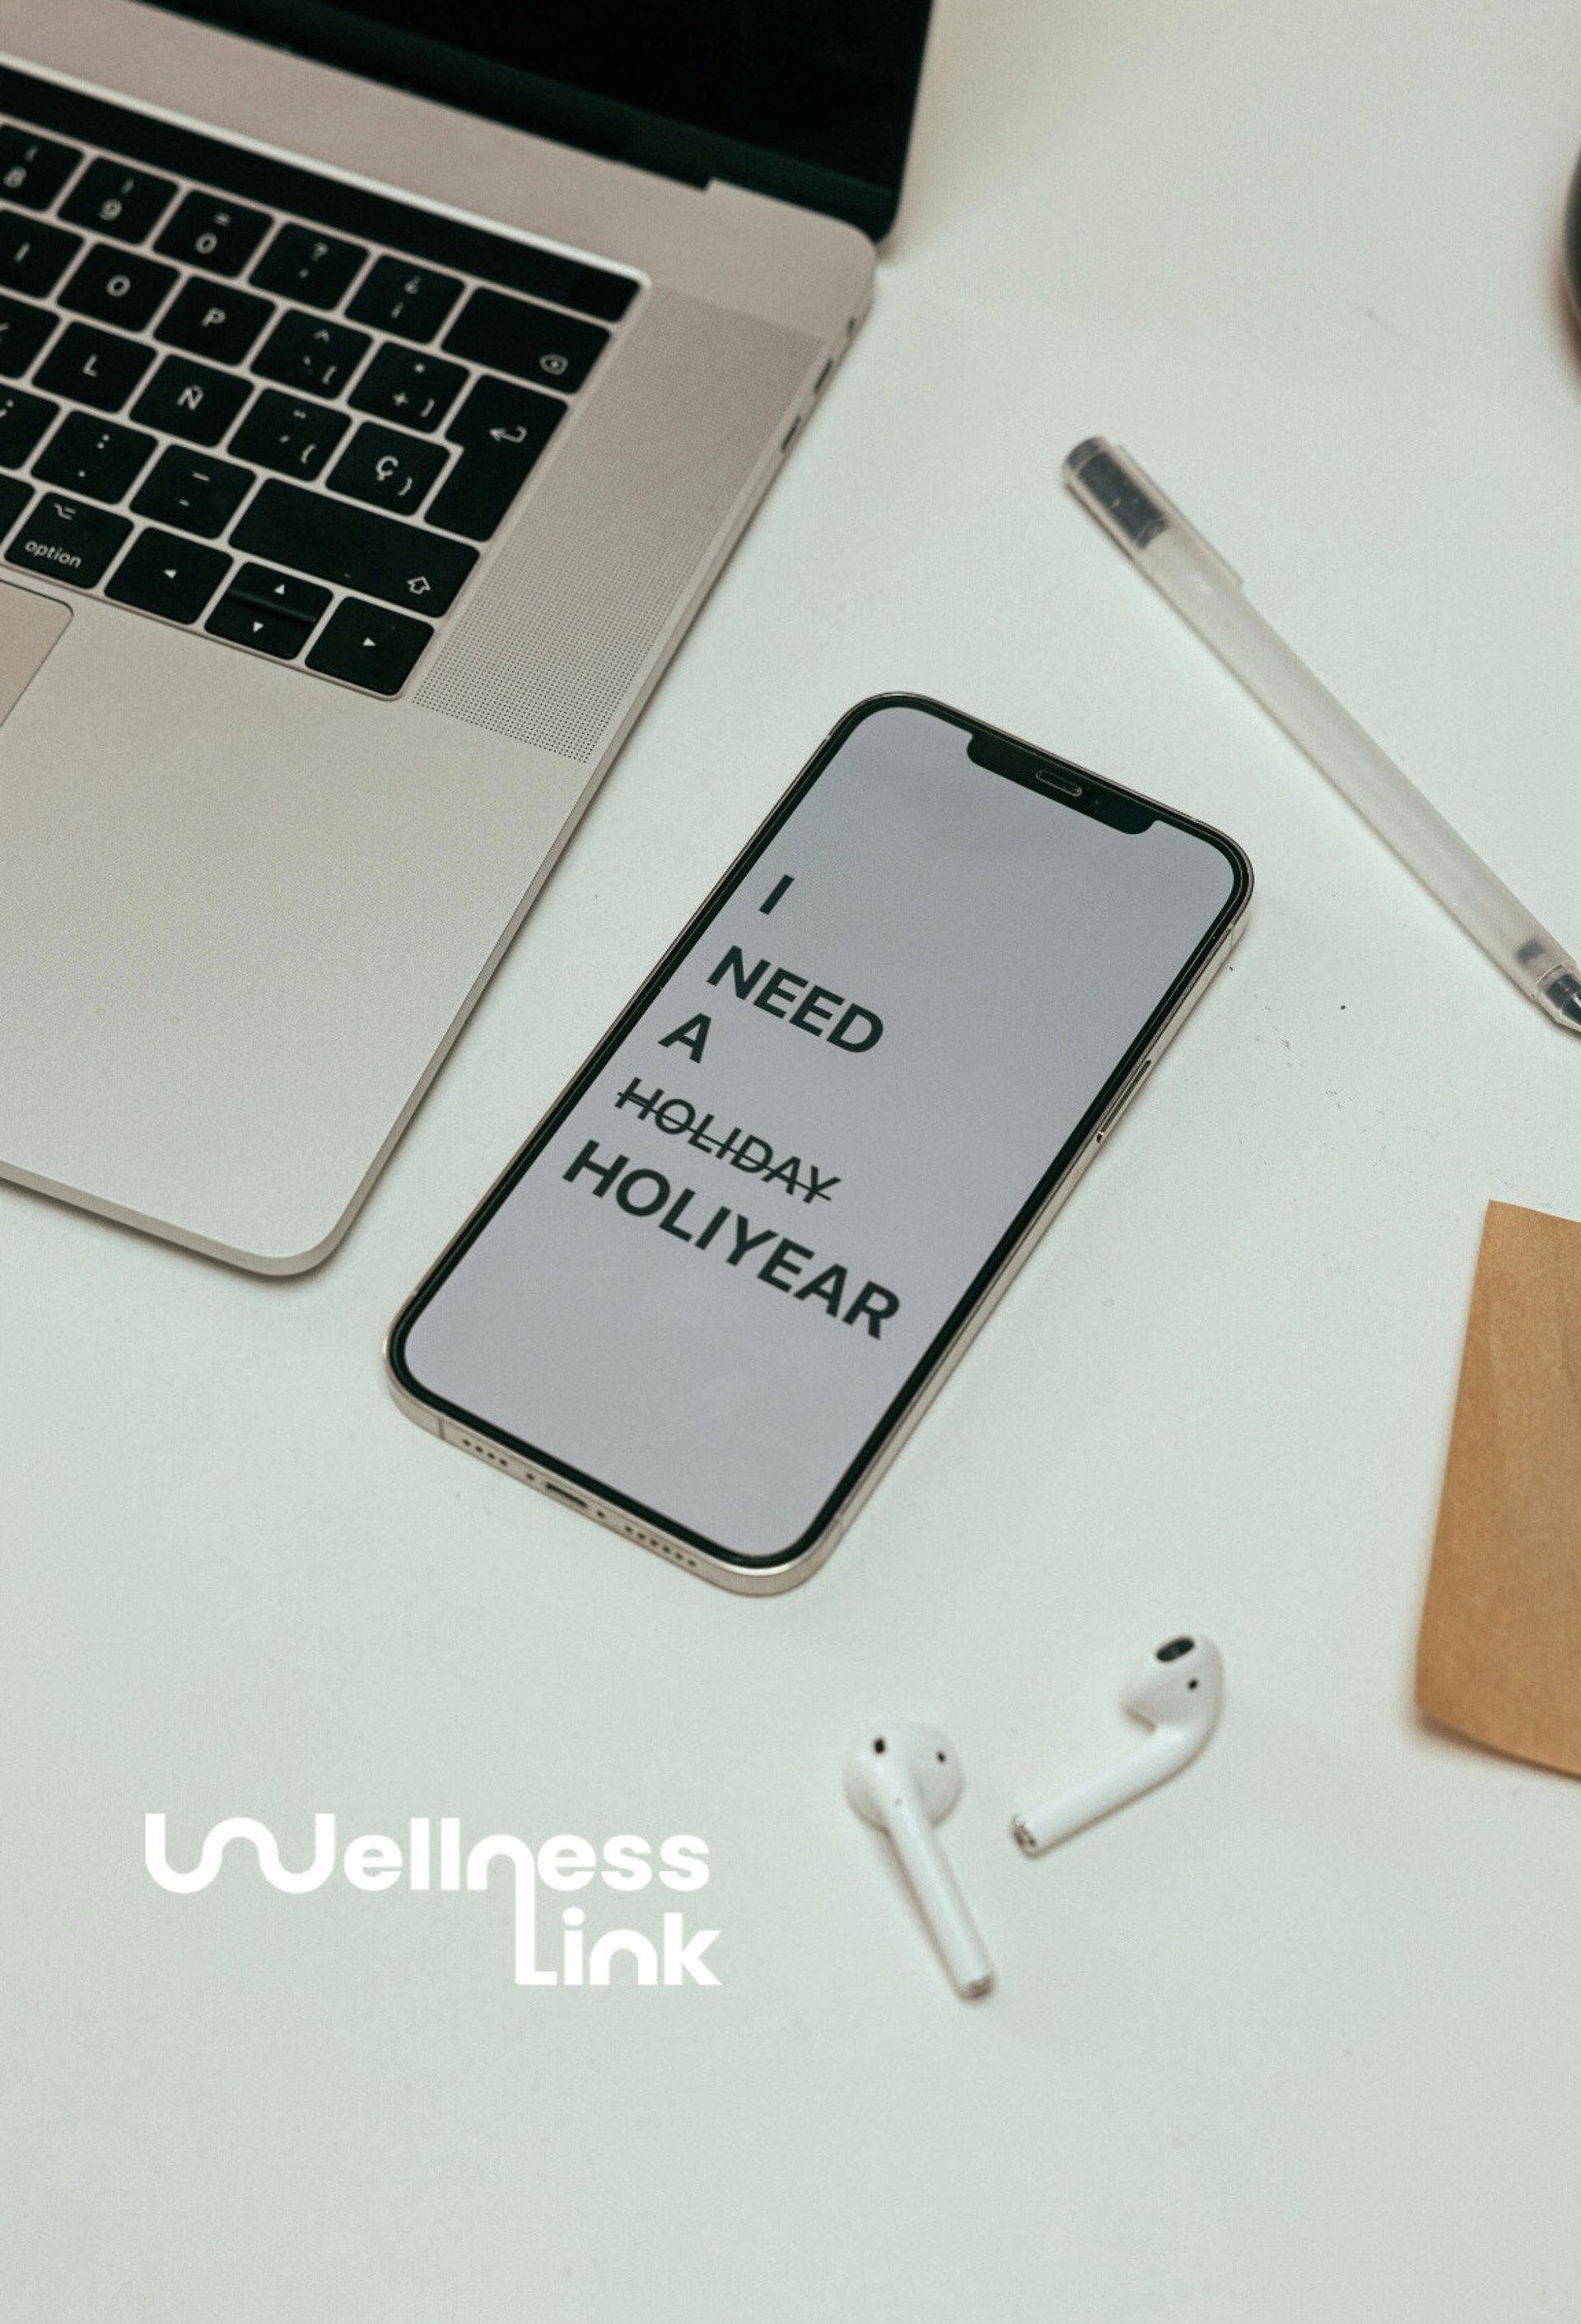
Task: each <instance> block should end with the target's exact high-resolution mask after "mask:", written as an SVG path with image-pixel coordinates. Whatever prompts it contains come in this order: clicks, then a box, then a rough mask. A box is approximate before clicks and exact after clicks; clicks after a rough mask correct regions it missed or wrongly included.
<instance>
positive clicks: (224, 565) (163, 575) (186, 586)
mask: <svg viewBox="0 0 1581 2324" xmlns="http://www.w3.org/2000/svg"><path fill="white" fill-rule="evenodd" d="M229 570H230V558H228V557H222V556H221V555H220V553H219V551H218V549H200V548H199V545H198V543H197V542H196V541H195V540H181V539H178V538H177V536H176V535H175V534H174V533H173V532H155V531H153V530H149V531H147V532H140V533H139V534H138V536H137V538H136V539H135V540H134V542H133V543H132V546H131V548H130V549H128V550H127V551H126V554H125V557H123V558H122V559H121V562H120V563H119V565H117V566H116V569H115V571H114V572H113V573H112V574H111V576H110V577H109V579H108V580H107V581H106V584H105V595H106V597H114V598H115V600H116V604H121V605H135V606H136V607H137V609H138V611H139V612H140V613H162V614H163V615H164V617H165V619H166V621H167V622H195V621H196V620H197V619H198V616H199V613H201V612H202V611H203V608H204V606H205V605H207V604H208V600H209V599H210V597H212V596H213V595H214V593H215V591H216V590H217V588H218V586H219V585H220V583H221V582H222V581H223V580H224V579H225V576H226V575H227V572H228V571H229Z"/></svg>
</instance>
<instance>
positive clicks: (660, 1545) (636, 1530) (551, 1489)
mask: <svg viewBox="0 0 1581 2324" xmlns="http://www.w3.org/2000/svg"><path fill="white" fill-rule="evenodd" d="M444 1433H445V1434H446V1436H447V1437H448V1440H449V1442H450V1443H452V1444H458V1445H459V1446H460V1447H461V1450H462V1452H470V1453H471V1455H472V1457H473V1459H474V1460H475V1461H486V1462H488V1465H489V1467H490V1468H491V1469H498V1470H499V1471H501V1472H502V1474H503V1475H504V1476H507V1477H514V1478H515V1480H516V1481H517V1483H518V1484H522V1485H535V1486H536V1487H537V1488H538V1490H539V1491H540V1492H541V1493H547V1494H548V1495H549V1496H550V1498H551V1499H554V1500H557V1501H563V1502H565V1503H567V1504H568V1505H569V1507H570V1508H574V1509H580V1510H581V1512H582V1514H583V1516H584V1517H592V1518H594V1519H596V1522H597V1523H598V1524H599V1525H601V1526H608V1527H609V1529H610V1531H611V1532H612V1533H619V1534H624V1535H625V1538H626V1539H627V1541H634V1542H635V1543H636V1544H637V1545H638V1547H639V1548H640V1549H651V1550H652V1551H653V1552H654V1553H655V1554H656V1555H658V1556H660V1557H667V1558H669V1559H670V1563H671V1564H673V1565H684V1566H687V1567H689V1569H690V1571H691V1572H693V1573H697V1572H700V1571H701V1569H700V1567H699V1565H698V1560H697V1559H696V1558H695V1557H694V1556H693V1555H692V1554H691V1552H690V1551H689V1550H686V1549H676V1548H673V1547H672V1546H671V1545H670V1543H669V1542H667V1541H665V1540H664V1539H663V1538H662V1537H661V1535H659V1534H656V1533H648V1532H646V1531H645V1530H644V1528H643V1526H639V1525H633V1523H632V1521H631V1519H630V1518H629V1517H617V1516H615V1514H614V1513H613V1512H612V1511H611V1510H609V1509H601V1508H599V1507H598V1505H597V1504H596V1502H595V1501H589V1500H586V1499H583V1497H582V1495H581V1494H580V1493H573V1492H572V1491H571V1489H569V1486H566V1485H561V1484H558V1483H556V1481H555V1480H554V1479H553V1478H551V1477H543V1476H541V1475H540V1474H539V1472H538V1471H537V1470H536V1469H530V1468H529V1467H528V1466H527V1463H526V1462H525V1461H520V1460H518V1459H517V1458H516V1456H515V1454H514V1453H512V1452H503V1451H502V1450H501V1448H500V1447H499V1445H497V1444H490V1443H487V1442H486V1441H485V1439H484V1438H483V1437H481V1436H472V1435H469V1434H467V1431H466V1430H465V1429H464V1428H454V1427H450V1426H448V1425H447V1426H446V1428H445V1432H444Z"/></svg>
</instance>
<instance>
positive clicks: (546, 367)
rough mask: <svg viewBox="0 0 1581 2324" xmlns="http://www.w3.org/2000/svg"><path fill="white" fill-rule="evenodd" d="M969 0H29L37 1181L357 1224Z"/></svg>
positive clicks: (1, 228) (190, 1234)
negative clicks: (520, 1) (949, 7)
mask: <svg viewBox="0 0 1581 2324" xmlns="http://www.w3.org/2000/svg"><path fill="white" fill-rule="evenodd" d="M928 6H929V0H838V5H835V4H834V0H542V5H533V6H532V7H530V8H528V7H523V8H508V7H502V6H499V5H496V0H213V5H202V0H180V5H179V6H175V5H171V6H160V5H133V0H69V5H62V0H0V1176H5V1177H6V1178H9V1179H11V1180H14V1182H16V1183H17V1184H18V1185H23V1186H27V1187H31V1188H33V1189H36V1190H39V1191H42V1193H44V1194H51V1195H54V1196H57V1197H59V1198H60V1199H62V1200H64V1201H66V1202H69V1203H78V1204H80V1205H81V1206H83V1207H84V1208H86V1209H88V1210H90V1211H95V1212H98V1213H103V1214H104V1215H106V1217H109V1218H112V1219H116V1220H119V1221H122V1222H125V1223H127V1224H130V1225H133V1226H135V1227H138V1228H142V1229H144V1230H146V1231H149V1232H151V1233H153V1234H156V1235H161V1236H164V1237H166V1238H168V1239H169V1240H171V1241H174V1242H178V1243H181V1244H185V1245H188V1246H190V1248H192V1249H194V1250H199V1251H203V1252H207V1253H208V1254H209V1255H211V1256H212V1257H214V1258H216V1259H222V1260H226V1261H229V1262H230V1263H232V1264H234V1265H236V1266H238V1267H243V1268H252V1269H254V1270H258V1271H262V1272H265V1273H273V1274H282V1275H283V1274H291V1273H295V1272H298V1271H300V1270H302V1269H304V1268H310V1267H312V1266H314V1265H316V1264H317V1263H318V1262H319V1260H321V1259H324V1258H325V1257H326V1255H327V1254H328V1252H329V1251H331V1250H333V1249H334V1248H335V1245H336V1243H337V1241H338V1240H339V1238H340V1237H341V1236H342V1235H343V1234H344V1233H345V1232H346V1230H347V1226H348V1224H349V1222H350V1221H351V1220H352V1218H353V1217H354V1216H355V1214H356V1210H357V1207H358V1205H359V1203H361V1202H362V1200H363V1198H364V1196H365V1194H366V1193H367V1191H368V1189H369V1187H370V1185H372V1183H373V1181H374V1177H375V1176H376V1175H377V1173H378V1170H379V1168H380V1167H381V1165H382V1164H383V1162H384V1159H385V1157H386V1156H387V1155H388V1154H389V1152H390V1150H391V1148H393V1145H394V1142H395V1140H396V1139H398V1138H399V1136H400V1134H401V1131H402V1128H403V1127H404V1125H405V1123H406V1121H407V1120H408V1119H409V1118H410V1116H411V1112H412V1110H413V1108H414V1107H415V1106H416V1104H417V1103H418V1101H419V1099H420V1098H421V1095H422V1093H423V1091H424V1089H425V1088H426V1087H427V1085H428V1084H429V1082H430V1079H431V1078H432V1076H433V1074H435V1072H436V1071H437V1069H438V1067H439V1064H440V1062H441V1060H442V1059H443V1057H444V1056H445V1053H446V1051H447V1050H448V1047H449V1046H450V1044H451V1042H452V1041H453V1040H454V1039H455V1038H456V1036H457V1034H458V1031H459V1029H460V1028H461V1026H462V1024H463V1023H464V1021H465V1019H466V1018H467V1012H468V1010H470V1009H471V1007H472V1005H473V1003H474V1001H476V999H477V997H478V994H479V993H480V991H482V989H483V987H484V985H485V982H486V981H487V979H488V977H489V975H490V973H492V971H493V970H494V968H495V965H496V964H497V963H498V961H499V960H500V958H501V955H502V954H503V953H504V949H505V947H506V945H508V944H509V943H510V940H511V937H512V936H513V934H514V932H515V930H516V928H517V927H518V926H519V925H520V923H521V920H522V917H523V915H524V914H525V912H526V910H527V908H528V907H529V906H530V904H531V903H532V899H533V896H534V895H535V893H536V892H537V890H538V889H539V887H540V885H541V882H542V881H543V880H544V879H545V877H546V876H547V874H548V872H549V871H550V867H551V866H552V864H553V862H554V861H555V859H556V857H557V855H558V854H559V851H560V849H561V848H562V847H563V846H564V845H565V844H566V841H567V839H568V837H569V835H570V833H571V831H572V829H573V828H574V826H575V824H576V821H577V818H578V815H579V814H580V812H581V810H582V809H583V807H585V806H586V805H587V800H588V798H589V797H590V795H591V793H592V791H593V789H594V788H595V786H596V783H597V781H598V779H599V777H600V776H601V775H602V774H603V773H604V772H605V770H606V769H607V767H608V766H609V764H610V763H611V761H612V760H613V759H614V757H615V752H617V751H618V749H619V747H620V744H621V742H622V741H623V739H624V736H625V734H626V733H627V732H628V731H629V729H630V728H631V726H632V724H633V721H634V720H635V718H636V717H637V715H638V714H639V712H640V711H641V709H642V707H643V703H644V702H645V700H646V699H647V696H648V695H649V694H650V692H651V691H652V687H653V686H654V684H655V682H656V681H657V679H658V678H659V676H660V674H661V671H662V669H663V668H664V665H665V662H666V661H667V659H669V657H670V654H671V653H672V652H673V651H674V650H675V647H676V645H677V644H678V642H679V641H680V637H681V635H682V633H683V632H684V631H685V630H686V628H687V625H688V623H689V622H690V620H691V619H692V617H693V615H694V614H695V613H696V612H697V610H698V606H699V604H701V602H702V599H703V597H704V595H706V593H707V588H708V586H709V584H710V582H711V581H712V580H713V578H714V577H715V576H716V575H717V572H718V571H719V568H720V567H721V565H722V564H723V562H724V560H725V558H726V557H727V556H728V554H729V551H730V549H731V547H732V545H733V544H734V542H735V539H736V538H737V537H738V535H739V534H740V532H741V530H742V528H743V527H744V524H745V523H746V521H747V519H748V518H749V516H750V515H751V514H752V512H753V510H754V507H755V506H756V504H757V503H758V501H759V500H760V499H761V497H762V495H763V492H764V491H765V489H766V488H767V486H768V485H769V484H770V483H771V482H772V479H773V476H774V475H775V474H776V472H777V470H778V468H779V466H780V464H781V461H782V460H783V459H784V457H786V455H787V453H788V452H789V451H790V447H791V445H792V443H793V441H794V440H795V438H797V436H798V434H799V432H800V429H801V428H802V426H803V425H804V423H805V421H806V420H807V418H808V416H809V413H810V411H811V410H812V409H813V407H814V405H815V404H816V402H817V401H818V397H819V396H820V395H821V394H822V393H823V392H825V390H826V389H827V383H828V382H829V379H830V377H831V375H832V374H833V373H834V371H835V368H836V366H837V364H838V363H839V360H840V357H841V356H842V355H843V354H844V353H845V351H846V347H847V346H848V345H849V343H850V340H851V337H852V335H853V333H854V332H855V329H856V327H857V326H858V324H859V323H860V322H861V320H862V318H863V315H864V311H865V309H866V307H867V305H868V301H869V299H870V297H871V292H872V284H873V273H874V241H875V239H876V238H878V237H879V236H881V235H883V232H884V231H885V229H886V228H887V226H889V224H890V222H891V220H892V217H893V213H894V208H895V204H896V201H897V199H898V195H899V188H900V180H901V167H902V164H903V161H904V158H905V150H906V143H907V137H908V134H909V131H910V125H911V111H912V106H913V101H914V97H915V91H916V86H917V80H918V77H919V74H920V65H921V55H922V46H923V40H924V34H925V31H926V19H927V15H928Z"/></svg>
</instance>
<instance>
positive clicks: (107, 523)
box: [5, 493, 132, 589]
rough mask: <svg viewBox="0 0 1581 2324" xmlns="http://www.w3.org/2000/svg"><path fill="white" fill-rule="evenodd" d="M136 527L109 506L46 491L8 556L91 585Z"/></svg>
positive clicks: (29, 566)
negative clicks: (113, 511) (112, 511)
mask: <svg viewBox="0 0 1581 2324" xmlns="http://www.w3.org/2000/svg"><path fill="white" fill-rule="evenodd" d="M131 530H132V526H131V523H130V521H128V519H127V518H125V517H124V516H112V515H111V514H110V512H109V510H108V509H99V508H89V507H88V503H87V502H86V501H72V500H68V499H67V498H66V497H65V495H64V494H63V493H42V494H41V495H40V498H39V500H38V503H37V504H36V506H34V507H33V508H32V510H31V511H30V512H29V514H28V519H27V522H26V523H25V524H22V525H19V526H18V527H17V529H16V531H15V533H14V535H13V537H12V542H11V546H10V548H9V549H7V550H6V552H5V561H6V563H7V564H8V565H20V566H22V567H24V568H25V569H26V570H27V571H29V572H32V573H47V574H48V575H49V576H50V577H51V580H53V581H69V582H70V584H71V586H72V587H73V588H75V589H91V588H92V587H93V585H94V583H95V582H96V581H97V580H98V579H99V578H100V576H102V575H103V573H104V572H105V569H106V567H107V566H108V564H109V562H110V559H111V558H113V557H114V556H115V554H116V550H117V549H119V548H120V546H121V543H122V542H123V541H124V540H125V538H126V535H127V534H128V533H129V532H130V531H131Z"/></svg>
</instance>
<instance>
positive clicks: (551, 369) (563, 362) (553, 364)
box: [538, 355, 568, 379]
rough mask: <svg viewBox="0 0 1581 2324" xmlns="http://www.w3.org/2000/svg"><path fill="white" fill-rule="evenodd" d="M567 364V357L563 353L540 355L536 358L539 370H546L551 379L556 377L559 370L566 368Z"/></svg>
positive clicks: (559, 372)
mask: <svg viewBox="0 0 1581 2324" xmlns="http://www.w3.org/2000/svg"><path fill="white" fill-rule="evenodd" d="M567 364H568V358H567V357H566V356H565V355H540V356H539V358H538V368H539V370H540V371H546V372H548V374H549V375H550V378H551V379H558V378H559V375H560V374H561V372H562V371H564V370H565V369H566V368H567Z"/></svg>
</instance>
